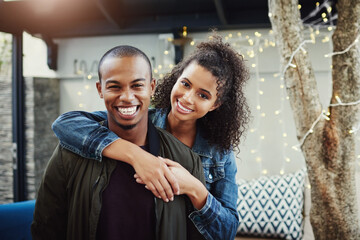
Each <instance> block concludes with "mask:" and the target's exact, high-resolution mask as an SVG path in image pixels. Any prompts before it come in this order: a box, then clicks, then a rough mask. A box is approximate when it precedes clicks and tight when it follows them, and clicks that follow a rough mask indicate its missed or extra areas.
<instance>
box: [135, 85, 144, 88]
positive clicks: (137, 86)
mask: <svg viewBox="0 0 360 240" xmlns="http://www.w3.org/2000/svg"><path fill="white" fill-rule="evenodd" d="M143 86H144V85H143V84H135V85H133V87H135V88H140V87H143Z"/></svg>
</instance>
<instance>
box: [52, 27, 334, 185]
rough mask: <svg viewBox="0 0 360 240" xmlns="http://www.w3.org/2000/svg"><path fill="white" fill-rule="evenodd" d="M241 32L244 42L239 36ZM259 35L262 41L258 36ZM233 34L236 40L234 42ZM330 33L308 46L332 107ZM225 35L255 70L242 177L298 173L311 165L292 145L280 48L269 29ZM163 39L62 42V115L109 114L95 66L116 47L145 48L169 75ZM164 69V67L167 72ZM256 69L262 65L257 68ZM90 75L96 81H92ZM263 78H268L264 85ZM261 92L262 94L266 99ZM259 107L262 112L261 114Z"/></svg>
mask: <svg viewBox="0 0 360 240" xmlns="http://www.w3.org/2000/svg"><path fill="white" fill-rule="evenodd" d="M239 32H240V33H241V37H238V33H239ZM259 33H260V34H261V37H256V35H257V36H259ZM230 34H232V37H229V36H230ZM329 34H330V33H328V32H326V31H325V32H321V33H319V35H317V38H316V39H317V41H316V44H307V45H306V47H305V48H306V49H307V51H308V53H309V55H310V58H311V60H312V63H313V67H314V70H315V75H316V78H317V82H318V89H319V93H320V99H321V102H322V104H323V106H326V105H327V104H328V102H329V99H330V94H331V85H330V81H331V71H330V64H331V62H330V58H325V57H324V55H325V54H327V53H329V52H331V48H332V47H331V44H330V42H329V41H323V40H324V39H326V37H327V36H328V35H329ZM221 35H223V36H224V37H225V36H226V37H227V38H228V39H227V40H228V41H229V42H230V43H231V44H232V45H233V46H234V47H235V48H236V49H238V50H239V51H240V53H241V54H243V55H244V56H245V59H246V61H247V64H248V66H249V68H250V69H251V78H250V80H249V82H248V85H247V88H246V95H247V98H248V101H249V104H250V107H251V109H252V114H253V120H252V122H251V125H250V128H249V131H248V133H247V136H246V139H244V140H243V142H242V144H241V145H240V153H239V154H238V155H237V158H238V172H239V173H238V176H239V177H242V178H246V179H249V178H254V177H257V176H260V175H261V174H268V175H274V174H279V173H286V172H293V171H295V170H297V169H299V168H301V167H303V166H305V163H304V159H303V156H302V154H301V152H299V151H295V150H294V149H292V146H294V145H297V144H298V140H297V138H296V133H295V127H294V121H293V116H292V112H291V109H290V106H289V103H288V101H287V100H286V93H285V91H284V88H280V86H281V85H283V83H282V82H281V80H280V76H279V73H280V72H281V71H280V70H281V69H280V64H279V61H280V60H279V56H278V50H277V48H276V46H275V47H272V46H271V41H272V39H273V36H272V35H271V34H270V33H269V30H268V29H258V30H246V31H245V30H244V31H223V32H221ZM188 36H189V37H190V38H192V39H193V41H194V43H195V44H196V43H197V42H199V41H202V40H204V39H206V37H207V36H206V34H205V33H189V35H188ZM246 36H248V37H246ZM159 39H161V38H160V37H159V36H158V35H155V34H153V35H129V36H116V37H115V36H111V37H95V38H86V39H85V38H77V39H62V40H57V43H58V44H59V49H61V51H60V52H59V71H58V72H57V76H58V77H59V78H61V81H60V91H61V97H60V112H61V113H63V112H66V111H71V110H87V111H93V110H99V109H105V107H104V105H103V102H102V101H101V100H100V99H99V97H98V96H97V92H96V89H95V82H96V81H97V77H96V72H94V71H95V67H92V68H91V67H90V66H91V65H93V63H94V62H96V61H97V59H99V58H100V56H101V55H102V54H103V53H104V52H105V51H106V50H107V49H108V48H110V47H112V46H114V45H118V44H130V45H134V46H136V47H139V48H140V49H142V50H143V51H144V52H145V53H146V54H148V56H150V57H154V58H155V59H156V62H155V63H154V64H153V65H154V69H155V70H156V71H159V72H162V73H163V72H166V71H169V70H170V68H169V67H167V68H166V66H167V65H166V64H162V62H164V54H163V52H164V49H165V47H166V46H165V43H164V41H163V39H164V37H163V38H162V39H161V40H160V41H159ZM249 39H252V40H253V42H254V44H253V45H250V44H249ZM307 39H309V36H307ZM265 40H268V42H269V41H270V44H268V47H265ZM165 42H166V41H165ZM257 43H258V45H257ZM255 46H258V47H259V46H260V47H262V48H263V49H262V50H263V51H262V52H261V53H260V52H258V54H255V56H254V57H249V51H250V50H251V49H254V47H255ZM193 49H194V46H193V45H192V43H191V42H189V43H188V44H187V45H186V46H185V54H188V53H189V52H191V51H192V50H193ZM161 55H162V56H161ZM250 55H251V53H250ZM80 62H83V64H82V65H83V66H82V67H81V69H82V70H84V69H85V70H87V71H85V74H82V75H81V74H80V75H76V72H77V70H78V69H79V68H80V64H79V63H80ZM159 64H161V65H162V68H161V69H160V68H159ZM253 64H256V66H255V67H252V65H253ZM89 72H90V73H91V79H88V73H89ZM274 75H275V76H274ZM261 79H264V82H262V81H261ZM259 91H262V95H261V94H259ZM281 99H283V100H281ZM258 106H260V108H261V109H260V110H258V109H257V108H258ZM282 106H283V107H282ZM282 108H283V111H281V112H280V113H278V112H277V111H279V110H281V109H282ZM262 116H264V117H262ZM280 122H281V123H280ZM284 136H285V137H284ZM261 138H264V139H263V140H261ZM284 145H287V146H284Z"/></svg>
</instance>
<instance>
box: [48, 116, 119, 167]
mask: <svg viewBox="0 0 360 240" xmlns="http://www.w3.org/2000/svg"><path fill="white" fill-rule="evenodd" d="M105 119H107V112H106V111H98V112H92V113H88V112H83V111H72V112H67V113H64V114H62V115H60V116H59V117H58V118H57V119H56V120H55V122H54V123H53V124H52V129H53V131H54V132H55V135H56V136H57V137H58V138H59V140H60V145H61V146H62V147H64V148H65V149H68V150H69V151H72V152H74V153H76V154H79V155H80V156H82V157H85V158H91V159H95V160H98V161H101V160H102V151H103V150H104V148H105V147H107V146H108V145H109V144H110V143H112V142H114V141H115V140H117V139H119V137H118V136H117V135H116V134H115V133H113V132H112V131H110V130H109V129H108V128H106V127H104V126H102V125H101V124H100V123H99V122H100V121H103V120H105Z"/></svg>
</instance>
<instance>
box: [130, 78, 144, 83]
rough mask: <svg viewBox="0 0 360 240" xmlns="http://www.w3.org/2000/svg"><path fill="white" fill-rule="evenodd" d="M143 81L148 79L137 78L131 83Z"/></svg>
mask: <svg viewBox="0 0 360 240" xmlns="http://www.w3.org/2000/svg"><path fill="white" fill-rule="evenodd" d="M143 81H146V79H145V78H137V79H135V80H133V81H131V83H136V82H143Z"/></svg>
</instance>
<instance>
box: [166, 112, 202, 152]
mask: <svg viewBox="0 0 360 240" xmlns="http://www.w3.org/2000/svg"><path fill="white" fill-rule="evenodd" d="M166 130H167V131H168V132H170V133H171V134H172V135H173V136H174V137H176V138H177V139H179V140H180V141H181V142H182V143H184V144H185V145H186V146H188V147H190V148H192V146H193V145H194V143H195V138H196V120H194V121H180V120H178V119H176V118H174V116H173V115H172V114H171V112H170V113H169V114H168V116H167V125H166Z"/></svg>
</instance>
